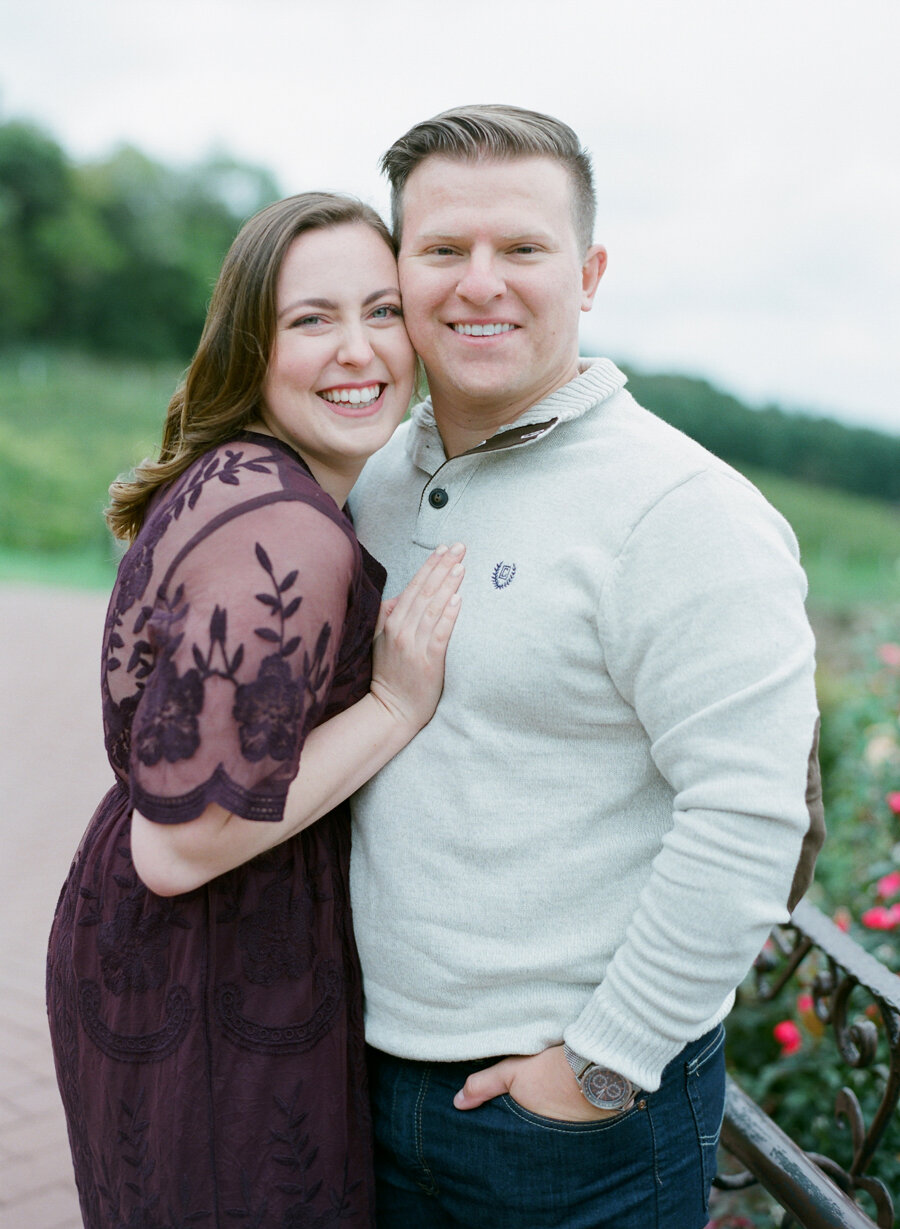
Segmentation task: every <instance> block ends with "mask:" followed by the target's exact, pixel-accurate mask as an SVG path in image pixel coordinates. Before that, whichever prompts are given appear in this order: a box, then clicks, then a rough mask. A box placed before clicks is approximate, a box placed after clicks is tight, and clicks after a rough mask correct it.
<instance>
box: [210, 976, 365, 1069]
mask: <svg viewBox="0 0 900 1229" xmlns="http://www.w3.org/2000/svg"><path fill="white" fill-rule="evenodd" d="M315 988H316V993H317V994H318V995H319V1005H318V1006H317V1007H316V1009H315V1011H314V1012H313V1013H312V1015H311V1016H310V1017H309V1018H308V1019H306V1020H302V1021H299V1022H297V1023H295V1024H286V1025H282V1026H281V1027H272V1026H269V1025H266V1024H262V1023H260V1022H259V1021H256V1020H250V1019H249V1018H247V1017H246V1016H244V1015H242V1014H241V1009H242V1007H243V1005H244V992H243V991H242V990H241V988H240V986H236V985H222V986H219V987H218V988H217V990H216V1015H217V1017H218V1020H219V1023H220V1024H221V1026H222V1031H223V1032H224V1034H225V1036H226V1037H228V1039H229V1040H230V1041H232V1042H234V1044H235V1045H238V1046H240V1047H241V1048H242V1049H246V1050H254V1051H256V1052H257V1053H263V1054H264V1053H267V1052H273V1051H274V1052H277V1053H279V1054H304V1053H305V1052H306V1051H307V1050H311V1049H312V1047H313V1046H314V1045H315V1044H316V1043H317V1042H318V1041H319V1039H320V1038H321V1037H323V1036H324V1034H325V1033H327V1032H328V1030H329V1029H330V1027H331V1024H332V1021H333V1020H334V1018H335V1016H336V1014H337V1012H338V1009H339V1008H340V1005H341V1000H342V998H343V994H344V978H343V975H342V973H341V970H340V967H339V966H338V964H337V962H336V961H334V960H323V961H322V963H321V964H320V965H319V966H318V968H317V969H316V972H315Z"/></svg>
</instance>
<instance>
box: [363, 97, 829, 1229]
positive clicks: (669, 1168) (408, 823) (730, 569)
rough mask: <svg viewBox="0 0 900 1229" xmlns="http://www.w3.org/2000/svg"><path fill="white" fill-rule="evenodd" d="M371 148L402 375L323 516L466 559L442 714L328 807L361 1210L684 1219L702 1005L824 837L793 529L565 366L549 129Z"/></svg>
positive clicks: (562, 167) (702, 1207)
mask: <svg viewBox="0 0 900 1229" xmlns="http://www.w3.org/2000/svg"><path fill="white" fill-rule="evenodd" d="M383 165H384V167H385V169H386V171H387V173H388V175H389V176H390V179H391V184H392V189H393V208H394V227H395V232H396V236H397V238H398V241H399V244H400V250H399V264H400V285H401V291H402V295H403V303H404V312H405V316H406V322H407V327H408V329H409V333H410V337H411V338H412V341H413V344H414V345H415V347H416V349H417V350H418V352H419V354H420V355H421V357H422V359H423V362H424V364H425V369H426V372H427V375H428V382H429V386H430V390H431V397H430V400H429V401H425V402H424V403H423V404H421V405H419V406H418V407H417V408H416V409H415V410H414V412H413V415H412V420H411V422H410V423H408V424H406V426H405V427H403V428H401V430H400V431H398V433H397V434H396V435H395V436H394V438H393V440H392V441H391V443H390V444H389V445H388V446H387V447H386V448H385V449H384V450H383V451H382V452H381V453H380V454H378V455H377V456H376V457H375V458H374V459H373V461H372V462H370V464H369V466H367V468H366V470H365V472H364V474H363V476H362V478H361V480H360V482H359V484H358V486H357V488H356V490H355V493H354V497H353V508H354V512H355V514H356V518H357V526H358V530H359V534H360V538H361V539H362V540H363V541H364V542H365V544H366V545H367V546H368V547H369V549H370V550H372V552H373V553H374V554H375V555H376V556H377V557H378V558H380V559H381V560H382V561H383V562H384V563H385V565H386V566H387V569H388V574H389V582H388V584H389V591H391V592H394V591H397V590H398V589H399V588H400V586H402V585H403V584H404V583H405V582H406V580H407V579H408V578H409V576H411V575H412V574H413V572H414V571H415V569H416V568H417V567H418V566H419V564H420V563H421V561H422V560H423V559H424V558H425V556H426V554H427V552H428V551H430V550H431V549H432V548H433V547H434V546H435V545H437V544H438V543H440V542H447V541H455V540H459V541H462V542H464V543H465V544H466V548H467V555H466V571H467V575H466V581H465V589H464V597H463V605H462V613H461V615H460V618H459V621H458V624H457V627H456V630H455V632H454V636H453V640H452V642H451V645H450V651H449V654H448V659H447V671H446V680H445V686H444V694H443V698H442V700H441V703H440V706H439V708H438V712H437V714H436V716H435V717H434V719H433V720H432V722H431V724H430V725H429V726H427V727H426V728H425V729H424V730H423V731H422V732H421V733H420V734H419V735H418V736H417V737H416V738H415V739H414V740H413V742H412V743H411V744H410V745H409V746H408V747H407V748H406V749H405V750H404V751H403V752H401V753H400V755H398V756H397V758H396V759H395V760H393V761H392V762H391V763H390V764H389V765H388V766H387V767H386V768H385V769H384V770H383V771H382V772H381V773H380V774H379V776H378V777H377V778H376V779H375V780H374V781H373V782H371V783H370V784H369V785H368V786H367V787H366V788H365V789H364V790H363V791H362V793H361V794H360V795H359V797H358V799H357V802H356V807H355V829H354V854H353V865H352V892H353V906H354V917H355V926H356V931H357V937H358V941H359V947H360V953H361V956H362V962H363V970H364V975H365V983H366V996H367V1023H366V1035H367V1040H368V1041H369V1042H370V1044H371V1046H372V1047H373V1049H372V1051H371V1053H372V1063H371V1080H372V1091H373V1100H374V1106H375V1125H376V1140H377V1150H378V1152H377V1159H376V1164H377V1170H378V1181H379V1225H380V1226H382V1227H384V1226H389V1227H391V1229H399V1227H401V1226H404V1227H406V1226H409V1227H415V1229H425V1227H428V1226H466V1227H471V1226H491V1229H497V1227H501V1229H502V1227H506V1226H509V1227H510V1229H513V1227H515V1229H532V1227H537V1226H550V1225H553V1226H567V1227H571V1229H582V1227H587V1226H591V1227H594V1226H604V1227H605V1229H653V1227H654V1226H659V1227H660V1229H700V1227H701V1226H702V1225H704V1224H705V1222H706V1201H707V1197H708V1192H709V1185H710V1182H711V1179H712V1175H713V1173H714V1169H715V1148H716V1140H717V1136H718V1130H719V1124H720V1121H721V1114H722V1104H723V1102H722V1098H723V1078H724V1077H723V1067H722V1028H721V1023H720V1022H721V1020H722V1019H723V1017H724V1016H725V1015H726V1014H727V1012H728V1011H729V1009H730V1007H731V1004H732V1001H733V990H734V987H735V986H736V985H737V983H738V982H739V981H740V980H741V978H742V977H743V975H744V974H745V973H746V971H747V969H748V967H749V965H750V963H751V962H752V960H753V958H754V956H755V955H756V953H757V952H758V951H759V949H760V947H761V946H762V944H763V942H764V940H765V938H766V935H767V934H768V931H769V929H770V927H771V926H772V925H773V924H774V923H776V922H779V921H784V920H785V919H786V918H787V916H788V908H787V903H788V901H789V899H790V901H791V904H793V902H794V901H795V900H796V898H797V897H798V896H799V894H800V892H801V891H802V890H803V888H804V887H805V886H806V883H807V882H808V876H809V873H810V871H811V865H810V863H811V860H812V858H814V855H815V850H816V849H817V848H818V844H819V843H820V841H821V824H820V822H819V821H820V818H821V817H820V816H818V817H817V822H816V823H811V819H810V811H809V809H808V806H807V792H809V793H810V795H811V796H812V795H813V794H814V790H812V789H810V790H809V791H808V790H807V786H808V768H809V765H810V763H813V764H814V762H815V752H814V743H815V732H816V728H817V717H816V702H815V695H814V687H813V641H812V636H811V633H810V630H809V626H808V623H807V621H806V617H805V614H804V611H803V599H804V595H805V581H804V578H803V573H802V571H801V569H800V567H799V564H798V562H797V548H796V543H795V540H794V538H793V535H792V534H791V531H790V529H789V528H788V527H787V525H786V524H785V523H784V521H783V520H782V519H781V518H780V517H779V516H778V514H777V513H776V512H775V511H774V510H773V509H772V508H770V507H769V505H768V504H766V502H765V501H764V500H763V499H762V497H761V496H760V495H759V494H758V492H757V491H756V490H755V489H754V488H753V487H752V486H751V485H750V484H749V483H747V482H746V481H745V480H744V479H743V478H741V477H740V476H739V475H738V474H736V473H735V472H734V471H733V470H731V469H730V468H729V467H728V466H726V465H724V464H723V463H722V462H720V461H718V460H717V459H716V458H714V457H712V456H711V455H710V454H709V453H707V452H705V451H704V450H703V449H702V448H700V447H699V446H698V445H696V444H695V443H693V442H692V441H690V440H688V439H687V438H686V437H684V436H683V435H681V434H680V433H679V432H677V431H675V430H673V429H672V428H670V427H668V426H667V425H665V424H664V423H662V422H661V421H660V420H659V419H657V418H655V417H654V416H653V415H652V414H649V413H647V412H646V411H645V410H643V409H641V408H640V407H639V406H638V405H637V404H636V403H635V402H634V401H633V400H632V398H631V397H630V395H629V394H628V392H627V391H626V390H625V388H624V385H625V377H624V376H623V375H622V374H621V372H619V371H618V370H617V369H616V367H615V366H613V364H612V363H610V362H608V361H607V360H599V361H595V362H593V363H583V362H581V361H580V360H579V356H578V320H579V316H580V313H581V312H582V311H587V310H589V309H590V307H591V304H592V301H593V298H594V295H595V292H596V290H597V286H598V283H599V281H600V279H601V277H602V275H603V272H604V269H605V266H606V252H605V251H604V249H603V248H602V247H601V246H599V245H597V244H594V243H592V226H593V216H594V198H593V188H592V183H591V172H590V163H589V160H588V157H587V155H586V154H585V153H584V152H583V151H582V149H581V147H580V144H579V142H578V140H577V138H576V136H575V134H574V133H573V132H572V131H571V129H569V128H568V127H567V126H566V125H564V124H561V123H559V122H558V121H556V120H554V119H551V118H550V117H547V116H543V115H538V114H536V113H533V112H529V111H522V110H520V109H518V108H514V107H464V108H461V109H459V110H455V111H451V112H447V113H445V114H444V115H441V116H438V117H436V118H435V119H434V120H431V121H427V122H425V123H423V124H418V125H416V126H415V127H414V128H413V129H411V130H410V132H408V133H407V134H406V136H404V137H402V138H401V139H400V140H399V141H397V142H396V143H395V144H394V145H393V146H392V147H391V149H390V150H389V151H388V153H387V154H386V155H385V157H384V160H383ZM801 846H802V847H803V849H802V853H803V856H802V857H801Z"/></svg>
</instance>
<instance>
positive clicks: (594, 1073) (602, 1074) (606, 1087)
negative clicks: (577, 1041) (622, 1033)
mask: <svg viewBox="0 0 900 1229" xmlns="http://www.w3.org/2000/svg"><path fill="white" fill-rule="evenodd" d="M563 1053H564V1054H565V1057H566V1062H567V1063H568V1064H569V1067H570V1068H571V1070H572V1074H573V1075H574V1076H575V1079H576V1081H577V1083H578V1087H579V1089H580V1090H581V1095H582V1096H583V1097H584V1098H585V1100H586V1101H588V1102H589V1103H590V1104H591V1105H593V1106H595V1107H596V1108H597V1109H602V1110H608V1111H610V1112H613V1113H624V1111H625V1110H629V1109H631V1107H632V1105H634V1099H635V1097H636V1096H637V1092H638V1090H637V1088H635V1086H634V1084H632V1082H631V1080H629V1079H628V1078H627V1077H626V1076H624V1075H620V1074H619V1072H618V1071H612V1070H611V1069H610V1068H609V1067H604V1066H602V1065H601V1064H600V1063H595V1062H592V1060H591V1059H589V1058H585V1057H584V1055H583V1054H579V1053H578V1052H577V1051H575V1050H573V1049H572V1048H571V1046H568V1045H564V1046H563Z"/></svg>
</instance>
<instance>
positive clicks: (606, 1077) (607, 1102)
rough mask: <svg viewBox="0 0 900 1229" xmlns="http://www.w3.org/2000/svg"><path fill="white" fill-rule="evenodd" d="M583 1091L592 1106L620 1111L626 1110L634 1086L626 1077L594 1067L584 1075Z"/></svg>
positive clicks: (589, 1068) (606, 1069)
mask: <svg viewBox="0 0 900 1229" xmlns="http://www.w3.org/2000/svg"><path fill="white" fill-rule="evenodd" d="M581 1091H582V1092H583V1093H584V1095H585V1097H586V1098H587V1099H588V1101H590V1103H591V1105H596V1106H597V1108H598V1109H604V1110H620V1109H624V1108H625V1106H626V1104H627V1103H628V1101H629V1100H630V1098H631V1096H632V1094H633V1092H634V1086H633V1085H632V1083H631V1080H626V1079H625V1076H624V1075H619V1073H618V1072H617V1071H610V1070H609V1069H608V1068H607V1067H598V1066H596V1065H592V1066H590V1067H588V1069H587V1071H585V1073H584V1079H583V1080H582V1082H581Z"/></svg>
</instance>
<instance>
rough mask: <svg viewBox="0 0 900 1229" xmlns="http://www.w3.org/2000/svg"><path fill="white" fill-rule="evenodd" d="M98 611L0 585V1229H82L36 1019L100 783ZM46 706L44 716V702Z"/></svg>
mask: <svg viewBox="0 0 900 1229" xmlns="http://www.w3.org/2000/svg"><path fill="white" fill-rule="evenodd" d="M105 605H106V598H105V597H104V596H102V595H97V594H83V593H71V592H62V591H56V590H52V589H44V588H36V587H35V588H32V587H24V586H23V587H19V586H0V849H2V859H0V1229H81V1224H82V1222H81V1216H80V1215H79V1212H78V1200H77V1198H76V1195H75V1186H74V1183H73V1181H72V1165H71V1161H70V1159H69V1148H68V1143H67V1142H66V1129H65V1122H64V1119H63V1113H62V1106H61V1104H60V1100H59V1093H58V1091H57V1088H56V1078H55V1076H54V1073H53V1059H52V1056H51V1053H50V1040H49V1037H48V1034H47V1017H46V1012H45V1010H44V967H43V966H44V952H45V949H46V943H47V933H48V931H49V928H50V920H51V918H52V916H53V908H54V906H55V904H56V897H57V894H58V892H59V888H60V885H61V884H62V881H63V879H64V878H65V874H66V870H67V868H68V864H69V860H70V858H71V856H72V854H73V852H74V850H75V847H76V845H77V844H78V840H79V838H80V836H81V833H82V831H83V830H84V827H85V825H86V823H87V821H88V819H89V818H90V816H91V813H92V812H93V810H94V807H95V806H96V804H97V802H98V801H99V799H100V797H101V796H102V794H103V793H104V792H105V790H106V789H107V788H108V786H109V784H110V770H109V766H108V765H107V764H106V762H105V758H104V755H103V743H102V736H101V726H100V701H99V689H98V675H99V644H100V634H101V630H102V625H103V614H104V609H105ZM51 701H52V703H51Z"/></svg>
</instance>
